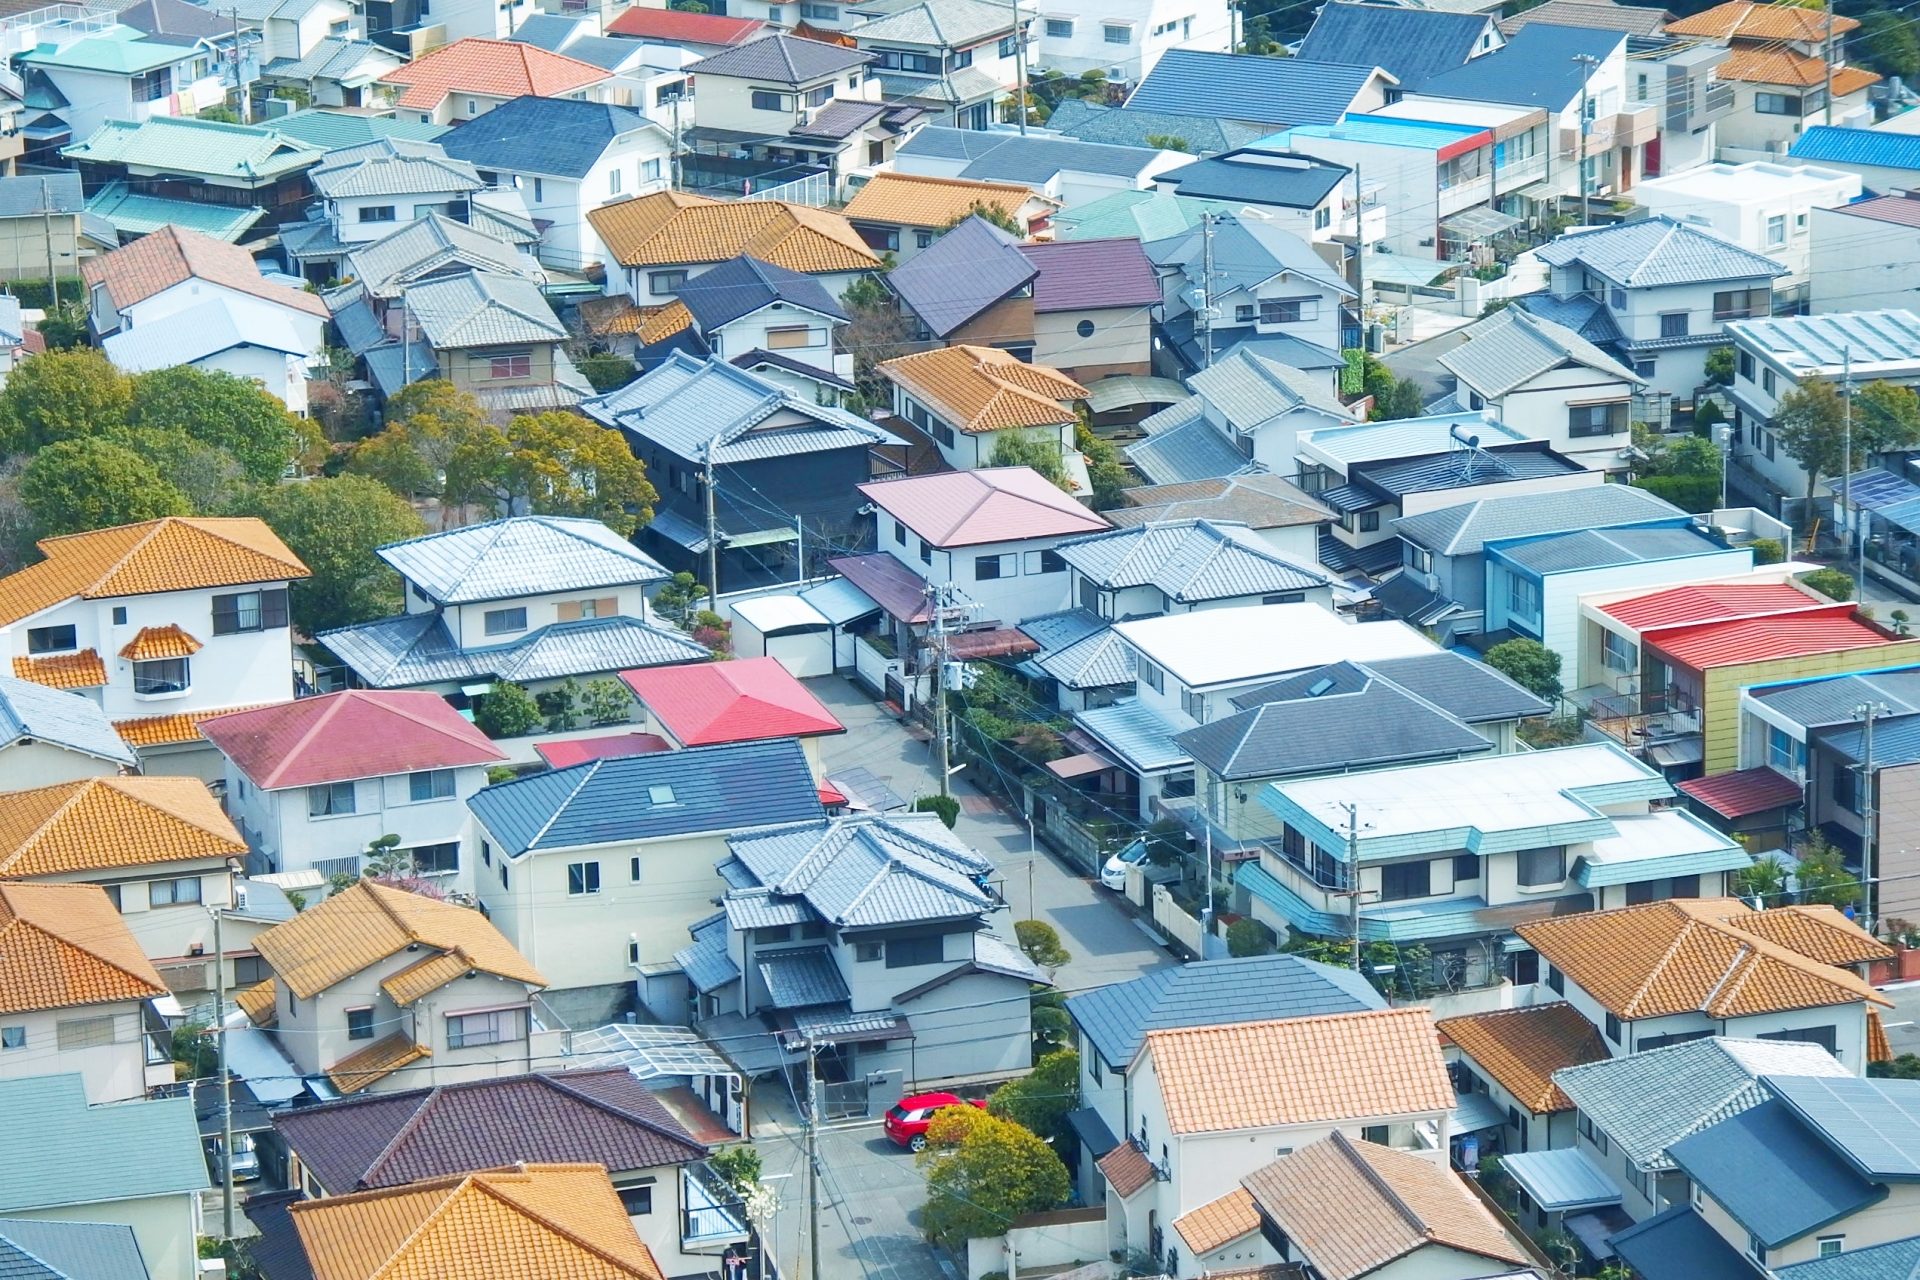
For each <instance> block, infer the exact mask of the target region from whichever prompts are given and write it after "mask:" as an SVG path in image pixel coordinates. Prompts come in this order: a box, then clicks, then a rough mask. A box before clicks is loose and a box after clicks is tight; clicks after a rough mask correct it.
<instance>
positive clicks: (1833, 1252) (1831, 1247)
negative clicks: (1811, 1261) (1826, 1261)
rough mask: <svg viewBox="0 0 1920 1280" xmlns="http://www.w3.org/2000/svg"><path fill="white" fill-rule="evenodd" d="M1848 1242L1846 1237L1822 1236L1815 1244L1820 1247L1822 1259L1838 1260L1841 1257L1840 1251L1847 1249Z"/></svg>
mask: <svg viewBox="0 0 1920 1280" xmlns="http://www.w3.org/2000/svg"><path fill="white" fill-rule="evenodd" d="M1846 1241H1847V1238H1846V1237H1845V1236H1820V1237H1817V1238H1816V1240H1815V1243H1816V1244H1818V1245H1819V1246H1820V1256H1821V1257H1823V1258H1837V1257H1839V1256H1840V1250H1841V1249H1843V1248H1845V1247H1846Z"/></svg>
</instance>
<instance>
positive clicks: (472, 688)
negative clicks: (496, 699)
mask: <svg viewBox="0 0 1920 1280" xmlns="http://www.w3.org/2000/svg"><path fill="white" fill-rule="evenodd" d="M460 692H462V693H464V694H466V695H467V696H468V697H469V698H477V697H479V696H480V695H481V694H485V693H492V692H493V681H491V680H488V681H486V682H484V683H482V684H463V685H461V686H460Z"/></svg>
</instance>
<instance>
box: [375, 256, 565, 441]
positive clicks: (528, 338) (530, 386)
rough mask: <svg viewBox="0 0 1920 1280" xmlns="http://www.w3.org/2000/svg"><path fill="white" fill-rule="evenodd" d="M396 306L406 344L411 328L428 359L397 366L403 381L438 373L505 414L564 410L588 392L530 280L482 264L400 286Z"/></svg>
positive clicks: (561, 327) (558, 328)
mask: <svg viewBox="0 0 1920 1280" xmlns="http://www.w3.org/2000/svg"><path fill="white" fill-rule="evenodd" d="M401 309H402V311H403V313H404V315H403V323H408V326H409V327H408V332H407V335H406V338H407V345H408V347H409V348H411V347H412V346H413V345H414V341H415V339H414V334H415V332H417V333H418V335H419V336H418V342H419V343H420V344H421V345H423V346H424V347H426V348H428V349H430V350H431V351H432V353H433V359H432V361H431V363H428V362H425V361H423V362H421V364H420V365H418V366H414V367H410V368H408V369H406V370H404V371H403V372H402V379H403V381H404V379H405V378H407V377H409V376H411V375H412V374H413V373H416V372H417V373H419V375H420V376H421V377H422V378H425V377H432V376H438V377H441V378H444V379H446V380H447V381H448V382H450V383H452V384H453V385H454V386H455V387H457V388H458V389H460V390H461V391H466V392H469V393H471V394H472V396H473V397H474V399H476V400H478V401H479V402H480V404H481V406H482V407H483V408H486V409H488V410H490V411H492V412H494V413H496V414H500V415H503V416H509V417H510V416H512V415H514V414H520V413H538V412H541V411H543V410H547V409H571V408H572V407H574V406H575V405H577V404H579V403H580V402H581V401H582V400H584V399H586V398H587V397H589V396H591V395H592V394H593V384H592V383H590V382H588V381H587V379H586V375H585V374H583V373H581V372H580V371H579V370H578V369H577V368H575V367H574V364H573V361H572V360H571V359H569V358H568V357H567V352H566V344H567V343H568V341H570V340H571V337H572V335H571V334H570V333H569V332H568V331H567V327H566V325H564V324H562V323H560V317H559V316H557V315H555V314H554V313H553V307H552V306H551V305H550V304H549V303H548V302H547V299H546V296H545V295H544V294H543V293H542V292H541V291H540V286H539V285H537V284H535V283H533V282H532V281H531V280H527V279H524V278H522V277H520V276H501V275H495V274H493V273H492V272H490V271H469V272H467V273H465V274H464V275H456V276H440V277H436V278H435V279H432V280H427V281H424V282H422V283H419V284H416V285H414V286H413V287H412V288H411V289H409V290H407V292H406V293H405V295H404V302H403V305H402V308H401ZM413 326H418V328H417V330H415V329H414V328H413ZM408 359H409V363H410V361H411V357H408Z"/></svg>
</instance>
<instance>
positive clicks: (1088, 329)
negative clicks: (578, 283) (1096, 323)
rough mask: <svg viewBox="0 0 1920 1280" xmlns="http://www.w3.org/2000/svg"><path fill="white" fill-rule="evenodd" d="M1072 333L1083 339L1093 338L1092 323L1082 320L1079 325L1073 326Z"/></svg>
mask: <svg viewBox="0 0 1920 1280" xmlns="http://www.w3.org/2000/svg"><path fill="white" fill-rule="evenodd" d="M1073 331H1074V332H1075V333H1077V334H1079V335H1080V336H1081V337H1083V338H1091V337H1092V336H1093V321H1091V320H1082V321H1081V322H1080V323H1079V324H1077V325H1075V326H1073Z"/></svg>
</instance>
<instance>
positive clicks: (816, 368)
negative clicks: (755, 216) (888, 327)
mask: <svg viewBox="0 0 1920 1280" xmlns="http://www.w3.org/2000/svg"><path fill="white" fill-rule="evenodd" d="M620 301H621V302H623V303H627V299H625V298H621V299H620ZM628 305H629V306H631V303H628ZM845 323H847V313H846V312H845V311H844V310H842V309H841V306H840V304H839V303H838V302H836V301H834V299H833V295H831V294H829V293H828V292H827V291H826V289H824V288H823V287H821V284H820V281H819V280H817V279H816V278H814V277H813V276H809V275H802V274H801V273H800V272H798V271H789V270H787V269H786V268H785V267H776V266H774V265H773V264H772V263H771V262H762V261H761V260H760V259H758V258H755V257H751V256H749V255H746V254H742V255H741V256H740V257H738V258H735V259H733V260H732V261H730V262H723V263H721V264H720V265H719V266H717V267H715V268H714V269H713V270H711V271H709V272H706V273H705V274H704V275H701V276H698V277H696V278H695V279H693V280H689V281H688V282H687V283H686V284H684V285H682V286H681V287H680V296H679V297H677V298H675V299H674V300H673V301H672V302H669V303H668V304H667V305H666V306H665V307H662V308H659V309H657V310H656V311H654V312H653V313H652V314H650V315H647V316H646V317H645V318H644V319H643V320H642V321H641V323H640V328H639V333H638V335H637V337H638V340H639V342H640V343H641V344H644V345H641V346H639V347H638V348H637V350H636V352H635V354H636V356H637V357H638V359H639V361H640V362H641V364H642V365H648V366H651V365H654V364H657V363H658V362H659V360H660V359H661V358H662V357H663V356H664V355H665V354H666V353H668V352H671V351H686V352H687V353H688V354H690V355H693V356H695V357H706V356H717V357H720V358H722V359H727V360H730V361H733V362H736V366H737V362H738V361H739V360H741V359H743V358H747V359H754V358H757V357H760V356H773V357H775V358H776V359H779V360H781V361H788V362H792V363H793V364H796V365H799V366H801V368H803V369H806V370H810V371H813V372H814V373H816V374H817V375H818V377H817V379H809V381H810V382H811V387H812V389H813V390H814V392H815V399H816V400H818V401H819V403H821V404H825V405H834V404H838V403H839V395H838V387H839V386H844V385H847V384H848V382H849V380H850V379H851V378H852V377H853V357H852V356H851V355H848V354H846V353H843V352H839V351H836V350H835V349H834V343H833V330H834V326H835V325H841V324H845ZM789 376H791V375H789ZM802 376H804V375H802ZM783 380H784V379H783ZM828 390H832V391H833V392H834V394H833V395H832V396H831V397H830V398H823V396H822V394H821V393H822V392H825V391H828Z"/></svg>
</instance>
